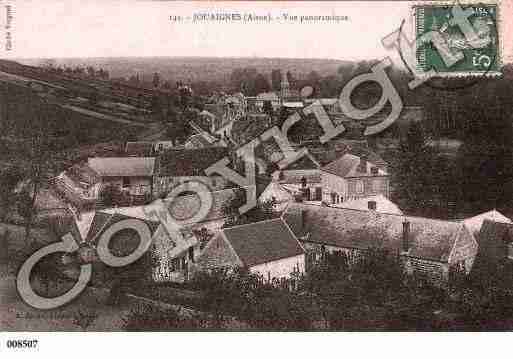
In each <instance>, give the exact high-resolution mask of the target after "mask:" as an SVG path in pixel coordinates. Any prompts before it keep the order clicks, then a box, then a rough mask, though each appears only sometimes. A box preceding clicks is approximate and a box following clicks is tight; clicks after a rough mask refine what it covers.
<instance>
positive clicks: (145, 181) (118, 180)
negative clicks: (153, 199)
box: [102, 176, 152, 192]
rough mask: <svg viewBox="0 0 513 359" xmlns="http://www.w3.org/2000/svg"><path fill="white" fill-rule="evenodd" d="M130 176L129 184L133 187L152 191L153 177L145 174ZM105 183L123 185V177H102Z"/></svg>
mask: <svg viewBox="0 0 513 359" xmlns="http://www.w3.org/2000/svg"><path fill="white" fill-rule="evenodd" d="M128 178H129V186H130V187H133V188H139V187H142V188H144V189H145V190H146V191H147V192H150V188H151V181H152V179H151V177H145V176H131V177H128ZM102 183H103V185H104V186H105V185H115V186H118V187H122V186H123V177H102Z"/></svg>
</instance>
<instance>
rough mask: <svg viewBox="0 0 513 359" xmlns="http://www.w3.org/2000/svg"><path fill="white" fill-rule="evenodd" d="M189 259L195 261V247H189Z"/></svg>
mask: <svg viewBox="0 0 513 359" xmlns="http://www.w3.org/2000/svg"><path fill="white" fill-rule="evenodd" d="M189 260H190V261H191V262H193V263H194V247H189Z"/></svg>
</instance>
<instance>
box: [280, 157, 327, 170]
mask: <svg viewBox="0 0 513 359" xmlns="http://www.w3.org/2000/svg"><path fill="white" fill-rule="evenodd" d="M284 169H285V170H310V169H319V163H318V162H317V161H316V160H315V158H313V157H312V155H310V153H307V154H306V155H304V156H302V157H301V158H299V159H298V160H296V161H294V162H293V163H291V164H290V165H288V166H287V167H285V168H284Z"/></svg>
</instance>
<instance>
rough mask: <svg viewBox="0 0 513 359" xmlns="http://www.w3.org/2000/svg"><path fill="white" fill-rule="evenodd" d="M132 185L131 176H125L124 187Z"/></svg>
mask: <svg viewBox="0 0 513 359" xmlns="http://www.w3.org/2000/svg"><path fill="white" fill-rule="evenodd" d="M128 186H130V177H123V187H128Z"/></svg>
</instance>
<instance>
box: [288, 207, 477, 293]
mask: <svg viewBox="0 0 513 359" xmlns="http://www.w3.org/2000/svg"><path fill="white" fill-rule="evenodd" d="M282 218H283V219H284V220H285V222H286V223H287V224H288V225H289V226H290V228H291V229H292V231H293V232H294V233H295V234H296V236H297V237H298V238H299V240H300V241H301V242H302V244H303V246H304V247H305V250H306V251H307V257H308V260H309V261H316V260H319V259H320V258H321V257H322V254H323V253H324V252H329V253H333V252H339V253H343V254H345V255H346V257H347V258H348V260H349V263H354V261H357V260H358V259H359V258H360V257H361V256H364V255H365V253H366V251H368V250H369V249H373V248H378V249H385V250H387V251H388V252H390V253H391V254H397V255H399V256H400V257H401V260H402V262H403V264H404V269H405V270H406V272H408V273H415V274H416V275H418V276H421V277H424V278H426V279H427V280H430V281H432V282H434V283H436V284H443V283H445V282H446V281H447V280H448V278H449V272H450V270H452V269H458V270H464V271H465V272H466V273H468V272H469V271H470V270H471V268H472V265H473V263H474V259H475V257H476V254H477V250H478V244H477V242H476V240H475V238H474V236H473V235H472V234H471V233H470V230H469V229H468V228H466V226H465V225H464V224H463V223H461V222H450V221H443V220H435V219H428V218H422V217H412V216H403V215H396V214H385V213H379V212H376V211H368V210H365V211H360V210H354V209H345V208H333V207H322V206H312V205H306V204H298V203H292V204H291V205H290V206H289V207H288V208H287V210H286V211H285V213H284V215H283V216H282Z"/></svg>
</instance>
